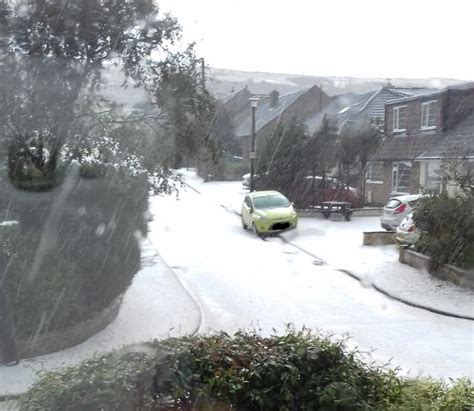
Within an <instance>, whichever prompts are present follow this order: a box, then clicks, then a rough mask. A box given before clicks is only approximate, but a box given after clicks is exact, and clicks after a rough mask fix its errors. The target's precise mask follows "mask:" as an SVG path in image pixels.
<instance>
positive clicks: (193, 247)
mask: <svg viewBox="0 0 474 411" xmlns="http://www.w3.org/2000/svg"><path fill="white" fill-rule="evenodd" d="M186 174H187V175H186V180H187V181H188V183H189V184H190V185H191V186H193V187H194V188H196V189H198V190H199V191H200V192H201V194H198V193H196V192H195V191H194V190H192V189H187V190H185V191H183V192H181V194H180V196H179V197H178V198H175V197H156V198H154V199H152V201H151V208H152V213H153V215H154V217H155V219H154V221H153V222H152V223H151V224H150V233H149V239H150V240H151V243H152V244H153V245H154V246H155V247H154V248H153V247H152V246H151V245H152V244H151V243H149V242H144V245H143V250H144V267H143V269H142V270H141V271H140V272H139V273H138V274H137V276H136V277H135V279H134V282H133V284H132V286H131V287H130V289H129V290H128V292H127V293H126V295H125V299H124V303H123V306H122V308H121V311H120V313H119V316H118V317H117V319H116V320H115V321H114V322H113V323H112V324H111V325H110V326H109V327H107V328H106V329H105V330H103V331H102V332H100V333H99V334H97V335H96V336H94V337H92V338H90V339H89V340H87V341H86V342H84V343H82V344H80V345H78V346H76V347H73V348H71V349H68V350H64V351H61V352H58V353H54V354H49V355H45V356H41V357H37V358H34V359H30V360H23V361H21V362H20V364H19V365H17V366H14V367H5V366H0V395H6V394H18V393H21V392H24V391H25V390H26V389H27V388H28V387H29V386H30V385H31V384H32V383H33V382H34V381H35V379H36V378H37V375H36V373H37V372H38V371H41V370H52V369H57V368H63V367H66V366H70V365H74V364H77V363H78V362H80V361H81V360H82V359H84V358H89V357H91V356H92V355H94V353H95V352H97V353H101V352H105V351H110V350H112V349H115V348H119V347H121V346H123V345H126V344H132V343H139V342H141V341H145V340H150V339H153V338H158V339H160V338H166V337H167V336H169V335H172V336H177V335H182V334H188V333H192V332H194V331H196V330H199V331H200V332H207V331H210V330H226V331H234V330H237V329H239V328H249V327H257V328H260V329H261V330H262V331H263V332H265V333H268V332H271V331H272V329H273V328H275V329H276V330H283V329H284V328H285V324H287V323H291V324H294V325H295V326H297V327H301V326H303V325H306V326H308V327H311V328H314V329H322V330H324V331H325V332H331V333H334V334H335V335H344V334H346V333H349V334H350V335H351V336H352V338H353V339H352V346H353V345H357V346H358V347H359V348H361V349H362V350H365V351H368V350H371V349H376V351H375V352H374V353H373V354H372V357H373V359H374V360H376V361H378V362H386V361H389V360H390V359H391V358H393V360H392V364H393V365H394V366H401V367H402V373H404V374H408V375H411V376H417V375H425V376H426V375H431V376H433V377H462V376H470V377H471V378H473V377H474V369H473V362H474V358H473V355H474V322H472V321H467V320H459V319H452V318H447V317H443V316H440V315H436V314H432V313H429V312H427V311H423V310H420V309H416V308H412V307H409V306H407V305H404V304H401V303H397V302H394V301H392V300H389V299H388V298H386V297H384V296H383V295H381V294H380V293H378V292H377V291H375V290H374V289H373V288H371V287H370V281H375V282H376V283H377V284H378V281H379V280H381V279H382V277H384V278H385V277H387V278H389V279H390V281H392V283H395V284H396V283H397V281H396V280H393V278H394V276H393V275H396V276H397V277H396V278H400V279H401V278H402V277H403V281H400V283H399V289H400V290H401V291H403V289H407V288H408V287H411V288H412V289H413V290H412V291H413V292H411V294H410V293H409V296H410V297H413V298H415V297H417V295H418V296H419V297H420V298H422V299H423V298H425V297H423V296H422V295H419V293H418V291H419V288H418V285H417V286H413V284H415V282H414V281H412V280H414V278H417V279H416V284H419V285H424V281H425V280H424V276H425V274H423V273H422V274H421V275H419V276H418V277H415V275H417V274H419V273H415V274H414V275H413V277H412V279H411V280H410V281H408V274H406V273H405V272H403V273H402V272H401V271H400V268H397V270H396V271H395V272H393V271H392V270H391V269H389V267H392V265H395V263H396V261H395V254H394V253H395V251H394V250H393V249H390V248H386V247H380V248H378V247H376V248H363V247H361V246H360V245H359V244H360V243H361V240H362V238H361V236H362V234H361V233H360V230H364V229H373V228H378V227H376V225H377V221H376V219H374V218H372V219H371V218H360V219H356V218H354V219H353V221H351V222H349V223H344V222H335V221H334V222H332V221H324V220H320V219H315V220H312V219H304V220H303V219H302V220H300V227H299V228H298V230H297V231H296V232H292V233H288V234H285V236H286V238H288V239H289V240H291V241H292V242H293V243H294V244H296V245H298V246H300V247H302V248H304V249H305V250H308V251H310V252H311V253H312V254H314V255H316V256H317V257H319V259H323V260H325V261H326V262H327V263H328V265H325V266H321V265H315V262H317V261H318V260H317V259H315V258H314V257H312V256H311V255H309V254H308V253H307V252H304V251H301V250H299V249H298V248H295V247H294V246H292V245H289V244H287V243H285V242H284V241H283V240H282V239H280V238H270V239H268V241H262V240H260V239H257V238H256V237H255V236H254V235H252V233H250V232H244V231H243V230H242V228H241V227H240V220H239V217H238V216H237V215H236V214H235V209H238V208H239V206H240V203H241V200H242V196H243V194H244V193H245V192H244V191H242V190H241V188H240V184H239V183H207V184H203V183H202V181H201V180H200V179H198V178H196V177H195V176H194V175H193V173H191V172H189V173H186ZM222 205H223V206H222ZM336 246H340V249H341V251H340V252H339V251H337V250H338V249H337V247H336ZM155 248H156V249H158V250H159V252H160V255H161V257H163V259H164V260H165V261H166V263H167V264H168V265H170V266H172V268H173V270H174V273H176V274H177V275H178V277H179V281H180V282H181V283H182V284H183V285H184V287H185V289H186V290H188V291H186V290H185V289H184V288H183V287H182V286H181V284H180V283H179V281H178V279H177V278H176V277H175V276H174V274H173V272H171V271H170V269H169V268H168V266H167V265H166V264H165V263H164V262H163V261H162V259H161V258H160V257H159V256H158V255H156V254H155V253H156V251H155ZM343 250H346V252H343ZM334 267H338V268H348V269H350V270H351V271H353V272H357V274H358V275H360V276H368V278H371V280H370V281H363V282H358V281H356V280H354V279H352V278H350V277H348V276H347V275H345V274H343V273H341V272H339V271H337V270H335V268H334ZM374 273H377V274H376V275H375V274H374ZM411 273H412V274H413V273H414V272H413V271H412V272H411ZM383 284H384V285H387V284H391V283H390V282H389V281H388V280H387V281H385V282H383ZM391 286H393V284H392V285H391ZM437 289H438V291H439V295H438V296H437V298H436V299H437V300H439V301H440V300H442V299H444V300H445V303H444V307H446V306H447V304H448V303H449V301H450V300H453V299H455V300H456V301H459V302H462V303H460V304H458V305H459V306H461V305H462V306H463V307H469V304H470V306H471V310H472V304H473V303H472V299H471V296H468V297H466V294H464V292H461V291H459V290H458V289H453V288H451V287H449V286H448V285H446V284H443V285H442V287H437ZM188 292H190V293H191V294H192V296H193V297H194V299H195V300H194V301H193V300H192V299H191V298H190V297H189V295H188ZM430 298H431V299H433V298H432V297H430ZM196 301H197V302H198V304H199V306H196ZM439 301H431V300H430V301H426V302H430V303H433V304H439ZM452 306H453V307H454V308H456V304H452ZM453 307H451V308H453ZM463 309H464V308H463ZM201 320H202V321H201Z"/></svg>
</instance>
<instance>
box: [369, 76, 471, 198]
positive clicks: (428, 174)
mask: <svg viewBox="0 0 474 411" xmlns="http://www.w3.org/2000/svg"><path fill="white" fill-rule="evenodd" d="M473 112H474V84H472V83H470V84H469V83H468V84H463V85H459V86H453V87H448V88H446V89H444V90H441V91H438V92H434V93H429V94H423V95H418V96H412V97H406V98H401V99H397V100H394V101H390V102H387V103H386V104H385V121H384V129H385V139H384V141H383V143H382V146H381V147H380V148H379V150H378V151H377V153H376V154H375V155H374V156H373V158H372V159H371V162H370V163H369V165H368V167H367V177H366V195H367V198H366V200H367V202H368V203H372V204H380V205H381V204H384V203H385V202H386V200H387V199H388V198H389V197H391V196H394V195H403V194H410V193H411V194H413V193H419V192H421V191H424V190H430V191H433V190H434V191H441V190H443V189H444V188H446V187H447V185H449V183H447V182H446V181H443V177H442V172H441V166H442V164H443V162H444V161H446V160H449V159H455V158H457V159H460V160H462V161H463V162H464V163H466V164H467V167H470V165H469V163H470V162H471V161H472V159H474V151H473V141H474V127H473V120H472V116H473Z"/></svg>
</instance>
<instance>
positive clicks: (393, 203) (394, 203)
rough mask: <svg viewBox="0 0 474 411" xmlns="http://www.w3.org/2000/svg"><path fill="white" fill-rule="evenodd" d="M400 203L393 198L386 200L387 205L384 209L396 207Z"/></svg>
mask: <svg viewBox="0 0 474 411" xmlns="http://www.w3.org/2000/svg"><path fill="white" fill-rule="evenodd" d="M401 203H402V202H401V201H400V200H396V199H394V198H392V199H390V200H388V203H387V204H385V207H386V208H395V207H398V206H399V205H400V204H401Z"/></svg>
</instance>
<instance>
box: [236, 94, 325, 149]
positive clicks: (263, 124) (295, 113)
mask: <svg viewBox="0 0 474 411" xmlns="http://www.w3.org/2000/svg"><path fill="white" fill-rule="evenodd" d="M257 97H259V99H260V100H259V102H258V107H257V109H256V112H255V129H256V136H257V140H258V139H260V138H262V137H263V136H268V135H271V134H272V133H273V132H274V130H275V129H276V127H277V126H278V125H279V124H288V123H289V122H290V121H291V120H292V119H294V118H298V119H299V120H301V121H305V120H306V119H307V118H309V117H310V116H311V115H314V113H317V112H319V111H321V110H322V109H323V108H324V107H325V106H326V105H327V104H328V103H329V101H330V99H331V98H330V97H329V96H328V95H327V94H326V93H325V92H324V91H323V90H322V89H321V88H319V87H318V86H313V87H311V88H309V89H304V90H299V91H296V92H293V93H289V94H285V95H283V96H279V95H278V93H277V92H276V93H273V95H272V96H268V95H258V96H257ZM233 123H234V124H235V137H236V139H237V140H238V141H239V143H240V145H241V148H242V154H243V155H244V156H246V155H248V153H249V149H250V141H251V137H252V112H251V108H250V103H249V102H248V101H247V107H246V108H245V109H244V110H243V111H242V112H240V113H239V114H238V115H237V116H235V117H234V118H233Z"/></svg>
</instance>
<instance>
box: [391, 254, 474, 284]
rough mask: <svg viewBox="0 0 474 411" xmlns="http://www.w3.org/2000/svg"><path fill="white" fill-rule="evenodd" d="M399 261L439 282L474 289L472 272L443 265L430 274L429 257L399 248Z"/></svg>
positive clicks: (473, 273)
mask: <svg viewBox="0 0 474 411" xmlns="http://www.w3.org/2000/svg"><path fill="white" fill-rule="evenodd" d="M399 261H400V262H402V263H404V264H408V265H411V266H412V267H415V268H418V269H419V270H426V271H428V272H429V273H430V274H431V275H432V276H434V277H437V278H440V279H441V280H445V281H449V282H451V283H453V284H456V285H458V286H460V287H465V288H472V289H474V270H472V269H471V270H463V269H461V268H459V267H455V266H453V265H448V264H446V265H443V266H442V267H440V268H439V269H438V270H436V271H433V272H431V271H430V270H429V268H430V262H431V259H430V257H428V256H426V255H424V254H420V253H417V252H415V251H413V250H409V249H407V248H404V247H401V248H400V256H399Z"/></svg>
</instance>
